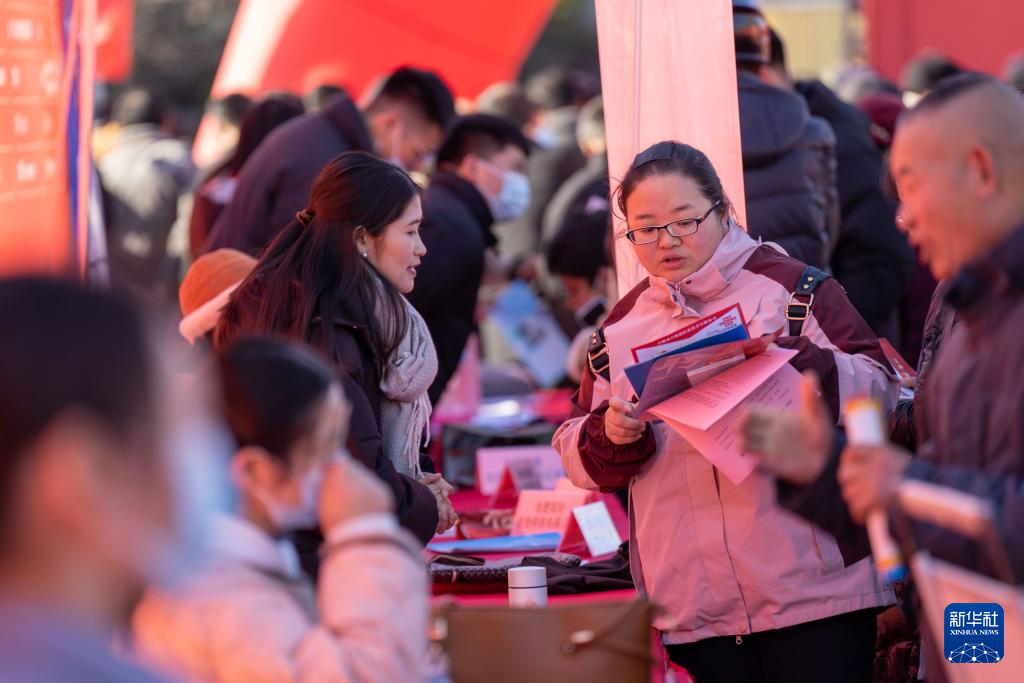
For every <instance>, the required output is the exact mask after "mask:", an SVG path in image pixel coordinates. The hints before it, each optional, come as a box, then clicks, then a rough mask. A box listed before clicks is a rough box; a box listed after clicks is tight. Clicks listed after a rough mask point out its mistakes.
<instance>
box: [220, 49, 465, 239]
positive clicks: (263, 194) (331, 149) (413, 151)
mask: <svg viewBox="0 0 1024 683" xmlns="http://www.w3.org/2000/svg"><path fill="white" fill-rule="evenodd" d="M363 101H364V102H365V104H364V105H363V106H362V107H361V109H359V108H357V107H356V105H355V103H354V102H353V101H352V99H351V98H349V97H348V96H347V95H346V94H345V93H340V94H338V95H336V96H335V97H334V98H332V99H331V100H330V101H329V102H328V103H327V104H326V105H325V107H324V108H323V109H322V110H320V111H317V112H311V113H309V114H306V115H305V116H300V117H298V118H295V119H292V120H291V121H288V122H287V123H285V124H283V125H281V126H279V127H278V128H277V129H275V130H274V132H273V133H271V134H270V135H269V136H267V139H266V140H264V141H263V142H262V143H261V144H260V146H259V147H258V148H257V149H256V151H255V152H254V153H253V155H252V156H251V157H249V159H248V160H247V161H246V162H245V166H243V168H242V171H241V173H239V175H238V186H237V189H236V190H235V194H234V195H233V196H232V198H231V202H230V203H229V204H228V205H227V207H226V208H225V209H224V211H222V212H221V215H220V217H219V218H218V219H217V222H216V223H214V226H213V229H212V230H211V232H210V237H209V239H208V240H207V242H206V246H205V248H204V251H212V250H214V249H221V248H223V247H230V248H232V249H237V250H239V251H243V252H246V253H249V254H252V255H253V256H255V255H256V254H258V253H259V252H260V251H261V250H262V249H263V248H264V247H265V246H267V245H268V244H269V243H270V241H271V240H272V239H273V238H274V236H275V235H277V233H278V232H279V231H280V230H281V229H283V228H284V227H285V226H286V225H287V224H288V223H289V221H291V220H292V218H293V217H294V216H295V212H296V211H299V210H301V209H304V208H305V207H306V205H307V203H308V200H309V191H310V188H311V187H312V185H313V179H314V178H315V177H316V174H317V173H319V172H320V169H322V168H323V167H324V166H325V165H326V164H327V162H328V161H330V160H331V159H333V158H335V157H336V156H338V155H339V154H341V153H342V152H348V151H352V150H361V151H366V152H375V153H376V154H377V155H378V156H380V157H381V158H383V159H388V160H390V161H391V162H392V163H394V164H396V165H398V166H401V167H402V168H404V169H406V170H408V171H417V170H420V169H421V168H422V167H423V166H424V165H425V164H426V162H427V161H428V160H429V159H430V157H431V155H432V154H433V153H434V151H435V150H436V149H437V145H438V143H439V142H440V140H441V134H442V132H443V131H444V129H445V126H446V125H448V122H449V121H450V120H451V118H452V117H453V116H454V115H455V100H454V98H453V97H452V94H451V91H450V90H449V89H448V86H447V85H446V84H445V83H444V81H443V80H441V78H440V77H439V76H438V75H437V74H436V73H434V72H432V71H424V70H421V69H414V68H411V67H402V68H400V69H397V70H396V71H394V72H393V73H392V74H391V75H389V76H388V77H387V78H385V79H383V80H382V81H381V82H379V83H377V84H375V85H374V86H373V87H371V88H370V89H369V91H368V93H367V95H366V96H365V97H364V100H363Z"/></svg>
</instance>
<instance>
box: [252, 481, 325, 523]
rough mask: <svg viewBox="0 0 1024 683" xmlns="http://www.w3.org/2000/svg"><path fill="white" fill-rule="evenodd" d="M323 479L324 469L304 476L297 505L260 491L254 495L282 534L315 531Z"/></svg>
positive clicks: (257, 490) (254, 492) (300, 484)
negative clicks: (304, 530)
mask: <svg viewBox="0 0 1024 683" xmlns="http://www.w3.org/2000/svg"><path fill="white" fill-rule="evenodd" d="M323 478H324V468H323V467H313V468H311V469H310V470H309V471H307V472H306V473H305V474H303V475H302V479H301V481H300V482H299V502H298V503H297V504H291V503H282V502H280V501H278V500H275V499H274V498H273V497H272V496H270V495H269V494H267V493H266V492H265V491H261V490H259V489H256V490H255V491H253V495H254V496H256V499H257V500H259V501H260V502H261V503H263V507H264V508H265V509H266V511H267V515H268V516H269V517H270V521H271V523H272V524H273V525H274V526H275V527H276V528H277V530H278V531H279V532H281V533H282V534H286V533H289V532H292V531H299V530H300V529H313V528H315V527H316V526H317V524H318V523H319V516H318V514H317V508H318V504H319V502H320V485H321V484H322V483H323Z"/></svg>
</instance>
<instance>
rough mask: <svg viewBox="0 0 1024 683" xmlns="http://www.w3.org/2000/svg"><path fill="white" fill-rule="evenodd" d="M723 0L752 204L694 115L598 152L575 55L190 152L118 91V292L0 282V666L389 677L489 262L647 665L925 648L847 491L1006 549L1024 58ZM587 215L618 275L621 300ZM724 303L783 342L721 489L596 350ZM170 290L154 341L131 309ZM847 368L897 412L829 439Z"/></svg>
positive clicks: (1017, 484)
mask: <svg viewBox="0 0 1024 683" xmlns="http://www.w3.org/2000/svg"><path fill="white" fill-rule="evenodd" d="M733 8H734V29H735V41H736V43H735V47H736V51H735V54H736V69H737V84H738V95H739V97H738V101H739V123H740V134H741V138H742V150H743V152H742V154H743V156H742V164H743V174H744V184H745V191H746V197H745V199H746V202H745V203H746V214H747V217H748V218H747V224H746V225H741V224H740V223H739V222H738V218H737V212H736V211H735V210H734V204H733V201H734V200H735V199H736V198H730V197H729V196H728V194H727V193H726V191H725V188H723V185H722V183H721V181H720V179H719V175H718V172H717V171H716V169H715V168H714V167H713V165H712V163H711V161H710V160H709V159H708V157H707V156H706V155H705V154H704V152H703V151H701V150H700V149H698V148H696V147H694V146H692V145H691V144H687V143H686V142H685V141H675V140H665V141H662V142H659V143H657V144H654V145H651V146H650V147H648V148H646V149H644V150H638V152H639V153H638V154H637V155H636V156H635V158H634V159H633V160H632V162H631V163H630V164H629V166H628V168H623V169H612V168H609V163H608V156H607V148H606V142H605V121H604V107H603V103H602V99H601V94H600V87H599V82H598V79H597V78H596V77H594V76H592V75H589V74H584V73H579V72H575V71H573V70H567V69H548V70H545V71H543V72H541V73H539V74H537V75H536V76H534V77H532V78H531V79H529V80H528V82H527V83H525V84H524V85H519V84H515V83H500V84H496V85H495V86H492V87H491V88H489V89H487V90H486V91H485V92H484V93H483V94H481V96H480V97H479V98H478V100H477V101H476V102H475V103H473V104H472V105H466V106H468V107H469V108H468V109H466V108H465V107H464V105H463V104H462V103H458V106H457V102H456V99H455V97H454V96H453V94H452V92H451V90H450V89H449V87H448V86H447V84H446V83H445V80H444V78H443V75H441V74H438V73H435V72H433V71H430V70H426V69H421V68H413V67H402V68H399V69H396V70H395V71H394V72H393V73H391V74H388V75H387V76H386V77H384V78H382V79H380V81H379V82H378V83H377V84H376V85H375V86H374V87H373V88H372V89H371V91H370V92H368V93H365V94H364V95H363V96H362V97H361V98H360V99H359V100H358V104H357V101H356V100H355V99H353V97H352V96H351V95H350V94H349V93H347V92H346V91H345V90H344V89H342V88H340V87H337V86H334V85H332V84H325V85H323V86H321V87H319V88H317V89H316V90H315V91H314V92H311V93H307V94H305V97H302V98H300V97H299V96H297V95H295V94H292V93H286V92H269V93H264V94H262V95H261V96H260V97H259V98H257V99H250V98H248V97H246V96H243V95H231V96H229V97H226V98H224V99H222V100H218V101H216V102H213V103H211V104H210V106H209V107H208V110H207V115H208V116H209V117H210V118H211V119H212V120H213V121H215V125H214V129H215V139H216V141H217V143H218V145H220V146H221V148H222V156H221V158H220V160H219V161H218V162H216V163H215V164H213V165H212V166H210V167H208V168H204V169H197V168H196V166H195V165H194V163H193V161H192V158H191V151H190V149H189V147H188V146H187V145H186V144H185V143H184V142H182V141H180V140H177V139H175V138H174V137H173V136H171V135H169V134H168V133H167V132H166V130H165V128H166V123H167V110H166V109H165V108H164V107H163V106H162V104H161V103H160V102H159V101H158V100H157V98H155V97H154V96H153V95H152V94H150V93H148V92H146V91H145V90H142V89H132V90H130V91H128V92H125V93H124V94H123V95H122V96H121V97H120V99H119V100H118V102H117V103H116V104H115V106H114V108H113V110H112V115H111V123H110V124H109V125H107V126H105V127H103V128H100V129H99V131H98V134H97V137H96V139H95V140H94V155H95V158H96V164H97V169H98V173H99V177H100V180H101V183H102V187H103V198H104V202H103V204H104V217H105V224H106V236H107V248H108V258H109V270H110V281H109V289H110V290H112V291H102V290H100V289H98V288H92V287H86V286H82V285H80V284H75V283H71V282H66V281H61V280H53V279H48V278H43V277H20V278H9V279H6V280H3V281H0V318H2V319H3V320H4V321H5V330H6V331H5V332H4V334H2V335H0V507H2V513H3V514H2V515H0V543H2V544H3V546H4V551H3V553H2V554H0V679H3V680H19V681H20V680H32V681H68V680H104V681H126V682H127V681H151V680H161V677H162V676H167V677H168V678H173V677H181V678H183V679H185V680H201V681H218V682H223V683H229V682H235V681H239V682H241V681H307V680H331V681H353V682H355V681H359V682H362V683H367V682H371V681H382V682H383V681H414V680H419V679H421V678H422V677H423V676H424V671H425V666H426V659H427V650H428V647H427V609H428V599H427V595H428V587H427V585H426V576H425V573H424V570H423V560H422V553H423V548H424V546H425V545H426V543H427V542H429V540H430V539H431V538H432V537H434V536H435V535H436V534H440V533H444V532H446V531H448V530H449V529H450V528H451V527H452V526H453V525H454V524H455V523H456V521H457V513H456V511H455V509H454V507H453V505H452V502H451V500H450V495H451V494H452V492H453V491H454V487H453V486H452V484H451V483H449V482H447V481H446V480H445V479H444V478H443V476H442V474H441V473H439V472H438V471H437V463H435V462H434V460H433V459H432V458H431V457H429V455H428V454H427V448H426V446H427V442H428V440H429V434H430V421H431V414H432V411H433V409H434V408H435V407H436V406H437V405H438V404H439V403H440V402H441V401H442V398H443V396H444V393H445V389H446V388H447V387H448V386H449V385H450V384H451V382H452V379H453V377H455V376H456V373H457V371H458V369H459V366H460V363H461V361H462V359H463V357H464V355H465V351H466V349H467V347H469V348H474V347H473V345H472V344H471V343H470V338H471V336H472V335H473V334H475V333H476V332H477V331H478V329H479V327H480V324H481V321H482V320H483V318H484V317H485V309H486V298H487V291H488V290H489V289H490V288H492V287H493V286H498V287H500V286H501V285H503V284H504V283H508V282H511V281H513V280H520V281H525V282H526V283H527V284H528V285H529V286H530V287H531V288H532V290H533V291H534V293H535V294H536V296H537V297H538V298H539V299H540V300H542V301H543V302H544V303H545V305H546V307H547V308H548V310H549V311H550V312H551V314H552V316H553V318H554V319H555V320H556V321H557V324H558V325H559V326H560V327H561V328H562V329H563V330H564V332H565V333H566V334H567V335H568V336H569V337H571V338H573V343H572V344H571V346H570V351H569V354H568V357H567V358H566V359H565V375H566V379H565V380H564V384H565V386H572V387H578V389H577V391H576V394H575V395H574V397H573V399H572V409H573V412H572V416H571V417H570V418H569V419H568V420H567V421H565V422H564V423H563V424H562V425H561V426H560V427H559V429H558V431H557V432H556V434H555V436H554V439H553V445H554V447H555V449H556V450H557V451H558V453H559V454H560V456H561V458H562V462H563V465H564V467H565V470H566V472H567V473H568V476H569V478H570V479H571V480H572V481H573V483H574V484H575V485H577V486H579V487H582V488H588V489H595V490H601V491H606V492H620V493H622V494H623V495H624V498H625V499H626V500H627V501H628V513H629V517H630V520H631V529H632V533H631V537H630V539H629V560H630V568H631V573H632V578H633V581H634V583H635V585H636V586H637V589H638V590H639V591H641V592H642V593H643V594H644V595H646V596H648V597H649V598H650V599H651V600H652V601H653V602H655V603H657V604H658V605H660V607H661V610H660V611H659V612H658V615H657V617H656V620H655V624H654V625H655V627H656V628H657V630H658V631H659V632H660V634H661V637H662V641H663V643H664V645H665V648H666V652H667V655H668V658H669V659H670V660H671V661H672V662H673V663H675V664H677V665H679V666H680V667H683V668H685V669H686V670H687V671H688V672H689V674H690V675H691V676H692V677H693V678H694V679H695V680H696V681H697V682H698V683H706V682H708V681H712V682H713V681H765V682H769V681H809V682H810V681H822V680H841V681H866V680H872V679H874V680H886V681H897V680H911V679H912V678H913V677H915V676H917V675H918V674H921V675H922V676H924V675H926V676H927V679H928V680H939V681H941V680H943V677H942V676H943V672H942V662H941V652H939V650H938V648H939V646H940V645H941V644H939V643H934V642H932V641H931V639H930V636H931V633H930V632H929V630H928V628H927V627H926V626H925V625H924V624H923V623H922V620H923V617H922V615H921V612H920V606H919V603H918V602H917V601H916V600H915V599H914V598H913V597H912V596H910V594H909V592H908V590H907V586H905V585H899V586H897V587H896V590H894V587H893V586H891V585H889V584H887V583H886V582H884V581H882V580H881V579H880V578H879V575H878V573H877V572H876V568H875V566H874V565H873V561H872V557H871V549H870V546H869V543H868V537H867V535H866V532H865V530H864V526H863V524H864V521H865V518H866V517H867V516H868V515H869V514H871V513H873V512H877V511H880V510H881V511H886V510H889V509H891V508H892V506H893V503H894V500H895V496H896V491H897V488H898V487H899V485H900V484H901V483H902V482H906V481H910V480H918V481H926V482H931V483H936V484H940V485H942V486H946V487H950V488H952V489H956V490H959V491H962V492H966V493H970V494H973V495H976V496H979V497H981V498H984V499H986V500H988V501H991V503H992V504H993V506H994V509H995V510H996V513H997V523H998V525H999V529H1000V530H1001V533H1002V534H1003V536H1004V538H1003V540H1004V541H1005V544H1006V548H1007V555H1008V558H1009V560H1010V566H1011V569H1012V571H1013V572H1014V573H1015V575H1016V577H1018V579H1017V580H1018V581H1019V577H1021V576H1024V536H1021V535H1020V534H1017V533H1016V529H1015V524H1014V521H1015V520H1016V519H1017V518H1018V517H1019V516H1020V513H1021V511H1022V509H1024V433H1022V429H1024V427H1022V425H1024V414H1022V412H1021V410H1022V406H1024V400H1017V399H1018V398H1022V399H1024V397H1021V396H1020V394H1021V391H1022V390H1021V384H1020V382H1018V381H1017V375H1016V371H1014V370H1013V368H1015V367H1018V366H1019V365H1021V364H1022V363H1024V344H1022V342H1021V339H1020V335H1019V334H1017V330H1018V328H1017V326H1016V323H1017V322H1018V318H1019V317H1020V316H1021V315H1022V314H1024V313H1022V311H1024V276H1022V273H1024V100H1022V99H1021V96H1020V93H1019V91H1018V90H1017V88H1019V87H1021V86H1022V85H1024V83H1013V82H1010V83H1009V84H1007V83H1005V82H1001V81H1000V80H998V79H997V78H995V77H992V76H988V75H984V74H979V73H973V72H967V71H965V70H963V69H961V68H960V67H958V66H957V65H956V64H954V63H953V62H952V61H950V60H948V59H946V58H943V57H940V56H938V55H936V54H928V55H925V56H923V57H922V58H921V59H919V60H917V61H915V62H914V63H912V64H911V65H910V66H909V67H908V69H907V72H906V73H905V74H904V81H905V82H904V83H903V84H902V86H903V87H902V88H901V87H897V86H896V85H895V84H893V83H890V82H888V81H887V80H886V79H884V78H883V77H881V76H880V75H879V74H877V73H875V72H872V71H870V70H867V69H864V68H858V69H851V70H850V71H849V72H848V73H846V74H845V75H844V76H843V77H842V78H841V79H840V80H839V81H838V82H837V83H836V86H835V88H834V89H832V88H829V87H827V86H826V85H824V84H823V83H821V82H820V81H799V80H793V79H792V78H791V77H790V75H789V72H788V71H787V67H786V59H785V47H784V45H783V42H782V40H781V38H780V37H779V36H778V35H777V34H775V33H774V32H773V31H771V29H770V28H769V27H768V25H767V23H766V20H765V17H764V16H763V14H762V13H761V11H760V9H759V8H758V4H757V3H756V2H750V1H747V0H734V2H733ZM1021 71H1024V70H1021ZM613 215H618V216H619V217H620V218H621V219H623V220H624V222H625V226H626V227H625V230H624V232H622V233H621V234H617V233H615V232H614V230H613V227H612V225H613V221H612V218H613ZM616 239H622V240H627V241H628V243H629V246H630V248H632V249H633V251H634V253H635V255H636V258H637V260H638V262H639V263H640V265H641V266H642V267H643V270H644V272H645V274H646V277H644V278H643V279H642V280H641V281H640V282H639V283H638V284H637V285H636V286H635V287H634V288H633V289H632V290H630V291H628V292H616V291H615V282H614V279H615V278H614V275H613V273H614V271H613V265H614V264H613V260H614V259H613V256H612V253H613V251H614V250H613V249H612V244H613V241H614V240H616ZM808 278H809V279H810V281H811V282H813V287H812V288H811V289H812V291H813V297H811V298H810V300H809V301H808V302H807V304H806V315H805V316H803V317H800V316H793V315H791V314H790V305H791V304H792V302H793V301H795V300H796V298H795V297H796V296H797V288H798V284H799V283H801V282H803V281H804V280H805V279H808ZM937 283H938V284H937ZM732 305H739V306H740V308H741V310H742V312H743V314H744V318H745V322H746V325H747V328H748V331H749V333H750V335H751V336H752V337H759V336H762V335H773V334H777V335H778V336H777V338H775V343H776V344H777V345H778V346H779V347H781V348H784V349H791V350H793V351H794V352H795V355H793V357H792V358H791V360H789V365H791V366H792V367H793V368H795V369H797V370H799V371H801V372H802V373H803V379H802V385H801V403H800V407H799V409H798V410H795V411H791V412H785V413H783V412H778V411H773V410H768V409H758V408H754V409H752V410H750V411H748V413H747V414H746V415H745V416H744V418H743V421H742V427H741V430H740V438H741V439H742V441H743V444H744V448H745V450H746V451H748V452H751V453H757V454H758V455H759V456H760V457H761V464H760V465H759V467H758V469H757V470H755V472H754V473H753V474H752V475H750V476H749V477H748V478H746V479H745V480H743V481H742V482H741V483H739V484H737V483H733V482H732V481H731V480H730V479H728V478H725V477H722V476H720V473H719V471H718V470H717V469H716V468H715V467H714V466H713V465H712V464H711V463H710V462H709V461H708V460H707V459H705V458H704V457H703V456H702V455H701V453H700V452H699V451H698V450H697V449H696V448H695V447H694V446H693V445H692V444H690V443H689V442H688V441H687V439H685V438H684V437H683V436H682V435H680V434H679V433H678V432H676V431H674V430H673V429H672V428H671V427H669V426H668V425H667V424H666V423H663V422H660V421H653V422H652V421H648V420H646V419H644V418H643V417H642V416H641V415H640V414H638V411H637V398H636V396H635V394H634V391H633V388H632V385H631V384H630V382H629V381H628V379H627V377H626V375H625V373H624V368H625V367H626V366H628V365H630V364H631V363H632V362H633V358H632V356H631V349H632V348H633V347H634V346H636V345H638V344H639V343H642V342H645V341H648V340H649V339H651V338H655V337H660V336H662V335H665V334H669V333H671V332H673V331H675V330H677V329H679V328H680V327H682V326H684V325H686V324H688V323H690V322H692V321H694V320H696V319H699V318H700V317H702V316H704V315H707V314H709V313H711V312H714V311H717V310H720V309H723V308H725V307H728V306H732ZM172 306H178V307H180V312H181V316H180V318H179V320H180V324H179V326H178V331H179V332H180V338H178V339H175V340H170V339H168V338H166V337H167V335H165V334H164V330H163V329H162V326H161V325H160V324H159V322H158V321H157V322H154V318H155V317H157V316H154V314H165V313H166V312H167V311H168V309H169V308H170V307H172ZM880 339H885V340H888V341H889V342H890V343H891V344H892V346H894V347H895V348H896V349H898V350H899V351H900V352H901V353H902V355H903V357H904V358H905V359H906V360H907V361H908V362H909V363H910V364H911V365H915V366H916V367H917V368H918V374H917V378H916V381H915V382H912V383H911V382H907V381H903V382H901V381H900V379H899V378H898V377H897V375H896V374H895V373H894V372H893V367H892V364H891V359H890V358H889V357H887V355H886V353H885V352H883V347H882V343H881V342H880ZM485 347H486V343H485ZM499 353H500V350H498V351H495V350H493V349H488V348H485V349H484V354H485V357H490V356H491V355H492V354H499ZM854 396H870V397H873V398H875V399H877V401H878V402H879V404H880V405H882V406H883V409H884V412H885V415H886V417H887V418H888V419H889V426H890V439H891V445H886V446H878V447H867V446H863V445H848V444H847V443H846V439H845V436H844V432H843V429H842V409H843V406H844V405H845V404H846V402H847V401H848V400H849V399H850V398H851V397H854ZM894 531H895V530H894ZM915 531H916V533H915V534H914V539H913V541H914V543H915V544H916V547H919V548H923V549H926V550H927V551H928V552H930V553H931V554H933V555H934V556H936V557H938V558H942V559H945V560H948V561H950V562H953V563H955V564H958V565H960V566H962V567H965V568H967V569H970V570H972V571H975V572H978V573H981V574H985V575H989V576H1000V574H999V572H1000V571H1002V570H1003V569H1004V568H1000V567H994V566H993V565H992V564H991V562H990V561H989V559H988V557H987V556H986V555H985V554H984V553H979V552H977V549H976V548H975V547H974V545H973V544H972V541H971V540H970V539H966V538H963V537H959V536H956V535H955V534H953V533H951V532H949V531H948V530H942V529H939V528H938V527H933V526H925V527H923V528H920V529H916V530H915ZM1000 578H1005V577H1002V576H1000ZM888 619H894V620H897V621H899V622H900V623H901V624H902V626H903V631H902V632H901V633H902V636H900V637H899V638H896V637H892V638H888V639H887V637H888V635H891V634H889V629H888V628H887V623H888V622H887V621H886V620H888ZM915 622H916V625H917V627H918V628H917V629H916V630H915V628H914V624H915ZM918 632H919V634H920V635H918ZM922 638H923V645H922V646H921V652H922V655H921V658H920V661H921V662H922V663H921V664H919V659H918V656H917V650H916V647H917V645H916V643H917V642H918V640H919V639H922ZM900 648H905V649H906V651H905V652H904V654H903V655H902V656H898V655H897V654H896V653H897V651H898V650H899V649H900ZM908 653H909V654H908ZM129 660H130V661H133V662H134V663H128V661H129ZM151 671H160V672H162V673H160V674H157V673H151Z"/></svg>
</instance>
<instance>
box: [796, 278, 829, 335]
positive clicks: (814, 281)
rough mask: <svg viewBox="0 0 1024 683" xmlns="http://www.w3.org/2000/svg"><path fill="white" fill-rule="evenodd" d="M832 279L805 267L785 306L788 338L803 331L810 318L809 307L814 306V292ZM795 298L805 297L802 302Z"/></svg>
mask: <svg viewBox="0 0 1024 683" xmlns="http://www.w3.org/2000/svg"><path fill="white" fill-rule="evenodd" d="M830 277H832V276H831V275H829V274H828V273H826V272H825V271H823V270H820V269H818V268H815V267H814V266H807V267H806V268H804V272H803V273H801V275H800V280H799V281H798V282H797V283H796V287H795V288H794V289H793V293H792V294H790V295H789V303H788V304H787V305H786V320H788V321H789V336H791V337H799V336H800V333H801V332H802V331H803V329H804V321H805V320H807V319H808V318H810V317H811V306H812V305H813V304H814V290H816V289H817V288H818V285H820V284H821V283H822V282H824V281H825V280H827V279H829V278H830ZM797 297H805V298H806V299H807V302H806V303H805V302H803V301H801V300H800V299H798V298H797Z"/></svg>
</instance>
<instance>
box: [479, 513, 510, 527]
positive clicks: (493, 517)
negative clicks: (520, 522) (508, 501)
mask: <svg viewBox="0 0 1024 683" xmlns="http://www.w3.org/2000/svg"><path fill="white" fill-rule="evenodd" d="M515 512H516V511H515V510H510V509H500V510H488V511H487V512H486V513H484V519H483V523H484V524H486V525H487V526H489V527H491V528H492V529H511V528H512V520H513V519H514V518H515Z"/></svg>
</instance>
